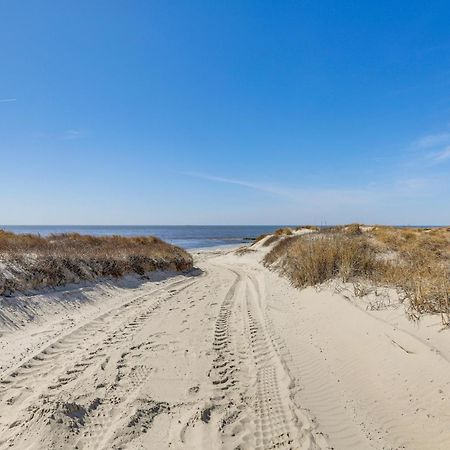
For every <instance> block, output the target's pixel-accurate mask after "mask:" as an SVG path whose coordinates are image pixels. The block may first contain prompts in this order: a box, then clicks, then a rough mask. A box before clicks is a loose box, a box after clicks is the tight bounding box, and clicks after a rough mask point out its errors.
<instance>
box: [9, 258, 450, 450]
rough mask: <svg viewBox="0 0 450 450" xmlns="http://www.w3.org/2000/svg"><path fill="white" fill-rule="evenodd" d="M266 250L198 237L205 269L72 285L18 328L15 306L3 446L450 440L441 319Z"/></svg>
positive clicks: (285, 445) (303, 445)
mask: <svg viewBox="0 0 450 450" xmlns="http://www.w3.org/2000/svg"><path fill="white" fill-rule="evenodd" d="M260 257H261V254H260V253H258V252H255V253H251V254H248V255H244V256H236V255H235V254H234V253H233V252H232V251H230V250H224V251H214V252H204V253H199V254H198V255H197V265H198V266H199V267H200V268H201V269H202V270H203V271H204V272H203V274H201V275H199V276H190V277H180V276H178V277H176V278H168V279H166V280H163V281H160V282H159V283H158V284H156V283H154V282H143V283H141V284H139V286H138V287H135V288H134V289H127V288H126V287H124V288H120V289H119V288H117V289H116V288H114V289H113V288H109V289H100V288H99V289H97V290H94V291H93V293H92V294H91V298H90V302H89V303H88V304H86V305H84V304H82V305H79V306H78V307H77V308H76V309H75V310H70V308H69V310H68V309H67V308H68V307H67V302H68V301H70V296H71V295H73V296H76V293H75V292H73V293H72V294H71V292H70V291H69V292H68V293H65V294H64V296H63V297H64V302H66V303H64V305H65V306H64V308H63V309H62V310H61V311H60V309H61V308H60V306H58V305H59V303H58V299H57V298H53V299H52V307H51V308H52V310H53V311H54V316H51V315H50V314H49V311H48V310H47V309H45V311H46V313H47V315H48V317H46V316H45V315H44V316H43V315H42V314H40V315H39V311H38V309H39V308H38V306H37V305H36V304H34V303H33V305H34V314H36V316H37V317H38V318H39V320H35V321H34V322H33V321H32V322H30V323H29V324H26V325H24V326H21V327H18V328H17V329H14V328H11V326H10V325H11V324H12V323H13V322H14V317H15V316H14V314H13V313H11V311H10V310H9V309H8V308H5V310H4V311H3V315H4V316H5V317H7V318H8V321H9V322H8V324H9V326H8V327H7V328H5V332H4V333H3V336H1V337H0V345H1V348H2V349H3V350H4V351H3V352H2V353H1V357H0V365H1V368H2V369H1V370H2V373H1V384H0V448H1V449H3V448H10V447H13V448H20V449H28V448H29V449H32V448H46V449H47V448H48V449H53V448H55V449H56V448H78V449H88V448H96V449H97V448H102V449H111V448H133V449H134V448H143V449H165V448H172V449H196V450H197V449H237V448H239V449H259V450H261V449H271V448H281V449H325V448H336V449H355V450H359V449H365V448H368V449H370V448H374V449H394V448H395V449H397V448H407V449H426V448H429V449H445V448H450V445H449V444H450V427H448V426H447V422H448V419H449V417H450V403H449V398H448V393H449V392H450V389H449V387H450V386H449V384H450V376H449V373H450V371H449V361H450V346H449V345H448V340H449V336H448V334H446V332H443V333H440V332H439V326H438V322H437V321H436V320H434V319H432V321H430V322H426V328H425V329H424V328H423V327H422V328H418V327H413V325H411V324H410V323H409V322H408V321H406V319H405V318H404V316H403V315H402V314H400V313H399V311H398V310H389V311H380V312H373V313H368V312H366V311H364V310H363V309H361V308H358V307H356V306H355V305H354V304H352V303H351V302H349V301H348V300H346V299H345V298H344V297H343V296H342V295H338V294H333V293H332V292H331V291H329V290H328V291H322V292H316V291H314V290H305V291H302V292H300V291H297V290H295V289H293V288H292V287H291V286H289V284H288V283H287V282H286V281H285V280H283V279H281V278H279V277H278V276H277V275H276V274H274V273H271V272H269V271H268V270H266V269H264V268H263V267H262V266H261V265H260V264H259V260H260ZM61 295H62V294H61ZM56 297H57V296H56ZM40 300H41V301H43V302H45V299H40ZM50 316H51V317H50ZM77 317H78V318H79V320H78V321H77V320H76V319H77Z"/></svg>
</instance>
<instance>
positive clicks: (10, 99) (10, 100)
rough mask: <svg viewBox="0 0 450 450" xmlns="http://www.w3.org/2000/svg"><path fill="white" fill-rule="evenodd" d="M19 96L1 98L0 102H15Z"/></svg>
mask: <svg viewBox="0 0 450 450" xmlns="http://www.w3.org/2000/svg"><path fill="white" fill-rule="evenodd" d="M16 101H17V98H0V103H14V102H16Z"/></svg>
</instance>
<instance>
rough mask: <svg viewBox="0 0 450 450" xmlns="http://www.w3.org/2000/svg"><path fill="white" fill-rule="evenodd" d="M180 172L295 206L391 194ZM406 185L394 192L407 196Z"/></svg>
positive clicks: (348, 202) (382, 190) (349, 201)
mask: <svg viewBox="0 0 450 450" xmlns="http://www.w3.org/2000/svg"><path fill="white" fill-rule="evenodd" d="M182 174H183V175H187V176H190V177H195V178H199V179H202V180H207V181H212V182H217V183H226V184H233V185H237V186H243V187H246V188H249V189H254V190H257V191H260V192H266V193H269V194H272V195H277V196H279V197H282V198H284V199H285V200H287V201H289V202H291V203H293V204H296V205H303V206H306V205H310V207H311V208H312V207H314V205H330V206H331V205H332V206H333V207H335V206H338V205H341V206H342V205H346V206H349V205H360V206H362V205H367V204H368V203H370V202H372V201H375V200H380V199H381V198H388V197H389V196H392V195H393V192H392V188H391V187H390V188H389V189H388V188H386V187H380V186H375V185H374V186H368V187H361V188H353V187H345V186H341V187H330V188H327V187H317V186H311V187H290V186H283V185H275V184H272V185H266V184H263V183H258V182H253V181H248V180H242V179H236V178H228V177H220V176H215V175H209V174H204V173H198V172H182ZM406 191H407V189H406V186H402V188H401V189H400V188H398V186H397V187H396V194H397V195H407V192H406Z"/></svg>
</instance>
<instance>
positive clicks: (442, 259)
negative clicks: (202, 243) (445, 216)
mask: <svg viewBox="0 0 450 450" xmlns="http://www.w3.org/2000/svg"><path fill="white" fill-rule="evenodd" d="M367 228H369V227H367ZM369 229H370V230H371V231H370V232H364V231H363V227H361V226H360V225H353V224H352V225H348V226H343V227H334V228H333V229H326V230H323V231H321V232H320V233H315V234H314V235H304V236H295V237H290V238H288V239H285V240H282V241H280V242H279V243H278V244H277V245H276V246H275V247H274V248H273V249H272V250H271V251H270V252H269V253H268V254H267V255H266V256H265V259H264V262H265V264H266V265H267V266H272V267H274V266H276V267H277V268H279V270H281V271H282V272H283V273H284V274H286V275H287V276H288V277H289V279H290V280H291V281H292V283H293V284H294V285H295V286H297V287H306V286H316V285H319V284H321V283H324V282H326V281H328V280H331V279H337V278H338V279H340V280H342V281H343V282H354V283H357V282H360V281H361V280H363V281H365V282H369V283H372V284H374V285H383V286H389V287H395V288H397V290H398V292H399V293H400V296H401V298H402V299H403V300H404V302H405V305H406V306H407V309H408V312H409V313H410V315H411V316H412V317H415V318H418V317H420V315H421V314H424V313H439V314H442V318H443V322H444V323H448V322H449V315H450V309H449V308H450V305H449V303H450V232H449V231H448V230H447V229H446V228H440V229H431V230H429V231H427V230H421V229H409V228H408V229H402V228H394V227H379V226H378V227H373V228H372V227H370V228H369Z"/></svg>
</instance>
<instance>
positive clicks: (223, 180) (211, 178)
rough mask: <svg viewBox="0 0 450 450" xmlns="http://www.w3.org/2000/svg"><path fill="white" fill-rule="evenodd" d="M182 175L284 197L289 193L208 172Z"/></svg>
mask: <svg viewBox="0 0 450 450" xmlns="http://www.w3.org/2000/svg"><path fill="white" fill-rule="evenodd" d="M182 175H187V176H189V177H194V178H200V179H202V180H208V181H216V182H218V183H227V184H235V185H238V186H244V187H247V188H250V189H255V190H257V191H262V192H268V193H270V194H276V195H281V196H286V197H288V196H290V195H291V194H290V192H289V190H286V189H283V188H279V187H276V186H270V185H265V184H261V183H254V182H252V181H246V180H238V179H235V178H226V177H218V176H214V175H208V174H204V173H198V172H182Z"/></svg>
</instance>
